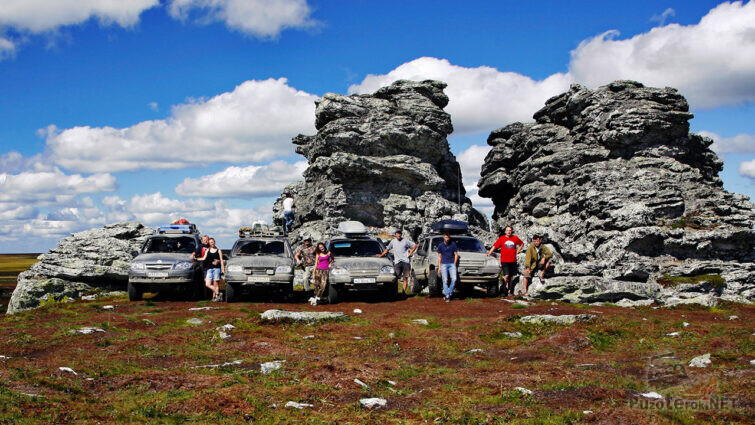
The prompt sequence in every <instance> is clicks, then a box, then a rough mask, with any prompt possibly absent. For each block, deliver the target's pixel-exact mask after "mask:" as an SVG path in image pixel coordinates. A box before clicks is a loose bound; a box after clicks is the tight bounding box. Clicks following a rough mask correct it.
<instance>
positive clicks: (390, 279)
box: [327, 221, 398, 304]
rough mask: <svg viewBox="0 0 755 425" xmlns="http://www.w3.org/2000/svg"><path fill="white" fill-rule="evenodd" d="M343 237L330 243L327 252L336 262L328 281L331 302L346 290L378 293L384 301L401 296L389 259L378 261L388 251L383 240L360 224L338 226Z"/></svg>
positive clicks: (328, 293)
mask: <svg viewBox="0 0 755 425" xmlns="http://www.w3.org/2000/svg"><path fill="white" fill-rule="evenodd" d="M338 230H339V231H340V232H341V233H342V234H343V236H339V237H335V238H333V239H331V240H330V241H328V243H327V247H328V250H329V251H330V252H331V253H332V254H333V258H335V261H334V262H333V265H332V267H331V269H330V275H329V278H328V291H327V297H328V303H331V304H332V303H335V302H337V301H338V296H339V293H344V292H346V291H362V290H367V291H379V292H380V293H381V294H382V295H383V297H384V298H385V299H389V300H393V299H395V298H396V295H397V294H398V286H397V282H398V281H397V280H396V275H395V274H394V270H393V262H392V261H391V259H390V258H387V257H382V258H378V257H377V255H378V254H380V253H382V252H383V251H385V245H384V244H383V241H381V240H380V239H378V238H375V237H371V236H368V235H367V229H366V228H365V227H364V225H363V224H362V223H360V222H358V221H345V222H343V223H341V224H339V226H338Z"/></svg>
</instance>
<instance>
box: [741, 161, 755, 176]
mask: <svg viewBox="0 0 755 425" xmlns="http://www.w3.org/2000/svg"><path fill="white" fill-rule="evenodd" d="M739 174H740V175H742V176H744V177H749V178H751V179H755V159H753V160H752V161H744V162H742V163H741V164H739Z"/></svg>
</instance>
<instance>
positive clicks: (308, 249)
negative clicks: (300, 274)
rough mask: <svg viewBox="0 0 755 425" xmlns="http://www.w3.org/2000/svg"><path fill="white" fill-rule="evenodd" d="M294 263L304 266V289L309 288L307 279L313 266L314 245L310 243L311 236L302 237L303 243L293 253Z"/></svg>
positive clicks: (307, 289) (310, 276)
mask: <svg viewBox="0 0 755 425" xmlns="http://www.w3.org/2000/svg"><path fill="white" fill-rule="evenodd" d="M294 258H295V259H296V265H297V266H298V265H302V266H304V291H306V292H309V291H310V290H311V288H310V286H309V280H310V279H311V278H312V269H313V268H314V266H315V246H314V245H312V238H309V237H308V238H307V239H304V245H302V247H301V248H299V250H298V251H296V254H294Z"/></svg>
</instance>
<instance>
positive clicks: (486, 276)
mask: <svg viewBox="0 0 755 425" xmlns="http://www.w3.org/2000/svg"><path fill="white" fill-rule="evenodd" d="M458 282H461V283H469V284H473V285H478V284H487V283H491V282H498V273H479V274H478V273H474V274H472V273H464V274H459V276H458Z"/></svg>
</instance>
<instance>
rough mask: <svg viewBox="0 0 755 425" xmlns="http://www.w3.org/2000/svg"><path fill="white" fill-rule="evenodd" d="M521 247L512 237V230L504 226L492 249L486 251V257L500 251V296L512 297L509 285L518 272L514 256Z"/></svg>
mask: <svg viewBox="0 0 755 425" xmlns="http://www.w3.org/2000/svg"><path fill="white" fill-rule="evenodd" d="M523 247H524V242H522V240H521V239H519V237H517V236H516V235H514V228H513V227H511V226H506V229H505V230H504V232H503V235H501V237H500V238H498V240H497V241H495V244H493V247H492V248H490V251H488V256H491V255H493V252H494V251H495V250H496V249H498V248H500V249H501V274H502V275H503V281H501V279H499V280H498V282H499V284H500V285H501V295H503V296H504V297H505V296H507V295H509V294H510V295H514V287H513V285H512V284H511V283H512V282H513V280H514V279H513V278H514V276H516V274H517V273H518V272H519V267H517V265H516V255H517V254H519V252H521V251H522V248H523Z"/></svg>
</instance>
